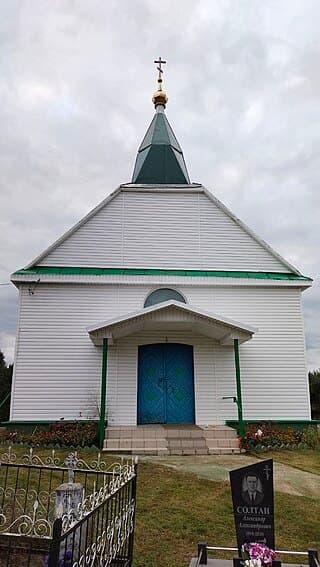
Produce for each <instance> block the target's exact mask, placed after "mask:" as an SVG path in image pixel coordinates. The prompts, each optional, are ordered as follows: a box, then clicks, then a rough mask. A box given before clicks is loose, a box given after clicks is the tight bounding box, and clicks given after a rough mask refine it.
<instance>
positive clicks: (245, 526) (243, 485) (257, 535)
mask: <svg viewBox="0 0 320 567" xmlns="http://www.w3.org/2000/svg"><path fill="white" fill-rule="evenodd" d="M230 483H231V491H232V502H233V512H234V519H235V525H236V535H237V545H238V550H239V554H240V550H241V546H242V544H244V543H254V542H257V543H264V544H265V545H267V546H268V547H269V548H271V549H275V540H274V501H273V461H272V459H268V460H267V461H261V462H259V463H256V464H254V465H250V466H248V467H242V468H241V469H236V470H233V471H231V472H230Z"/></svg>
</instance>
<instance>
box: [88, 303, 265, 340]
mask: <svg viewBox="0 0 320 567" xmlns="http://www.w3.org/2000/svg"><path fill="white" fill-rule="evenodd" d="M257 330H258V329H256V328H255V327H252V326H249V325H247V324H243V323H240V322H238V321H233V320H232V319H227V318H226V317H222V316H221V315H217V314H215V313H210V312H207V311H202V310H201V309H198V308H197V307H193V306H192V305H189V304H188V305H186V304H185V303H181V302H179V301H174V300H169V301H164V302H163V303H158V304H156V305H152V306H151V307H146V308H144V309H141V310H139V311H135V312H133V313H126V314H125V315H121V316H119V317H117V318H116V319H110V320H108V321H103V322H100V323H96V324H95V325H92V326H90V327H88V328H87V331H88V333H89V335H90V338H91V340H92V342H93V343H94V344H95V345H97V346H100V345H102V344H103V339H108V342H109V344H110V343H112V342H113V341H114V340H117V339H120V338H122V337H126V336H128V335H132V334H135V333H137V332H139V331H148V332H149V331H164V332H165V331H191V332H194V333H197V334H200V335H205V336H207V337H210V338H212V339H214V340H216V341H217V342H218V343H219V344H221V345H233V344H234V340H235V339H237V340H238V341H239V343H244V342H246V341H249V340H250V339H251V338H252V336H253V334H254V333H256V332H257Z"/></svg>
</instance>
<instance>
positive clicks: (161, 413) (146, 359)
mask: <svg viewBox="0 0 320 567" xmlns="http://www.w3.org/2000/svg"><path fill="white" fill-rule="evenodd" d="M194 413H195V412H194V374H193V347H192V346H190V345H184V344H177V343H160V344H151V345H143V346H140V347H139V353H138V424H147V423H185V424H187V423H194Z"/></svg>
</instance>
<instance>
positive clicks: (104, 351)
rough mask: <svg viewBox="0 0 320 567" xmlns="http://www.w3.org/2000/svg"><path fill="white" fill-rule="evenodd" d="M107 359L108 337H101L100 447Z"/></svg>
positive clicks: (102, 433)
mask: <svg viewBox="0 0 320 567" xmlns="http://www.w3.org/2000/svg"><path fill="white" fill-rule="evenodd" d="M107 360H108V339H103V344H102V371H101V397H100V421H99V447H100V449H102V447H103V442H104V430H105V416H106V392H107Z"/></svg>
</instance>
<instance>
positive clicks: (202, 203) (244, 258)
mask: <svg viewBox="0 0 320 567" xmlns="http://www.w3.org/2000/svg"><path fill="white" fill-rule="evenodd" d="M39 265H40V266H77V267H81V266H82V267H112V266H114V267H127V268H130V267H131V268H136V267H142V268H172V269H174V268H176V269H179V268H180V269H207V270H211V269H212V270H252V271H271V272H272V271H273V272H283V271H290V270H289V268H288V265H286V264H284V263H283V262H282V261H281V260H280V259H279V258H278V257H276V256H275V255H274V254H273V253H272V252H271V251H270V250H267V249H266V248H265V247H264V246H263V245H262V244H261V243H260V242H258V241H257V240H256V239H255V238H254V237H253V236H252V235H251V234H249V233H248V232H246V230H245V229H244V228H243V227H242V226H240V225H239V224H238V223H237V222H236V221H235V220H234V219H233V218H231V217H230V216H229V215H228V214H227V213H226V211H225V210H223V209H222V208H220V207H219V206H218V205H217V204H216V203H215V202H214V201H212V200H211V199H210V198H209V197H208V195H207V194H206V193H204V192H203V193H200V192H199V190H197V191H196V192H195V191H193V190H192V189H186V190H185V191H184V192H181V191H180V192H170V191H168V192H159V191H156V190H154V191H151V190H150V191H149V192H142V191H138V190H137V191H129V192H126V191H122V192H120V193H117V194H116V196H115V197H114V198H113V199H112V200H111V201H109V202H107V203H106V204H105V206H103V207H102V208H100V209H99V210H98V211H97V212H96V213H95V215H94V216H91V217H89V218H88V220H87V221H86V222H85V223H84V224H80V226H79V227H78V228H77V230H76V231H75V232H73V233H70V234H69V236H68V237H67V238H66V239H65V240H63V241H61V242H60V244H59V245H58V246H57V247H56V248H54V249H53V250H51V251H50V252H49V253H48V255H47V256H45V257H44V258H43V259H42V260H41V261H39Z"/></svg>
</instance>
